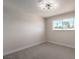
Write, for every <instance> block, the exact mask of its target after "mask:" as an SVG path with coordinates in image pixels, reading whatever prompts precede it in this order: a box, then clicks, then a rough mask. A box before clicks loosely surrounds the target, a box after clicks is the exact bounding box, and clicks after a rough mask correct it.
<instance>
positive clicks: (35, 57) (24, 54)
mask: <svg viewBox="0 0 79 59" xmlns="http://www.w3.org/2000/svg"><path fill="white" fill-rule="evenodd" d="M3 59H75V49H73V48H68V47H64V46H60V45H55V44H51V43H44V44H40V45H38V46H34V47H31V48H28V49H25V50H22V51H19V52H16V53H13V54H10V55H7V56H4V58H3Z"/></svg>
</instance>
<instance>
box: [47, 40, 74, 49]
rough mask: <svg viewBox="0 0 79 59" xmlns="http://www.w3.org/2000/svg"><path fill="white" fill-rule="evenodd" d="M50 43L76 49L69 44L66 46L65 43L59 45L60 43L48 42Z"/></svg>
mask: <svg viewBox="0 0 79 59" xmlns="http://www.w3.org/2000/svg"><path fill="white" fill-rule="evenodd" d="M48 42H49V43H53V44H57V45H61V46H65V47H69V48H75V47H74V46H72V45H68V44H65V43H59V42H55V41H48Z"/></svg>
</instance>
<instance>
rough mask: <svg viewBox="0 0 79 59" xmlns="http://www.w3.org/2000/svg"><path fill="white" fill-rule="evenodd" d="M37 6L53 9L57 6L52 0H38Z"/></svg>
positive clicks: (43, 8)
mask: <svg viewBox="0 0 79 59" xmlns="http://www.w3.org/2000/svg"><path fill="white" fill-rule="evenodd" d="M38 6H39V7H40V8H41V9H42V10H54V9H56V8H57V7H58V4H57V3H56V2H55V1H53V0H40V1H39V2H38Z"/></svg>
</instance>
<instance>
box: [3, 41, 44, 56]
mask: <svg viewBox="0 0 79 59" xmlns="http://www.w3.org/2000/svg"><path fill="white" fill-rule="evenodd" d="M44 42H45V41H40V42H36V43H33V44H30V45H28V46H24V47H21V48H18V49H15V50H12V51H9V52H6V53H4V54H3V56H5V55H8V54H11V53H14V52H18V51H21V50H23V49H26V48H30V47H32V46H36V45H39V44H42V43H44Z"/></svg>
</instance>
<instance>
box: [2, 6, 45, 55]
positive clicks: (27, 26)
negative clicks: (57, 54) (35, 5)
mask: <svg viewBox="0 0 79 59" xmlns="http://www.w3.org/2000/svg"><path fill="white" fill-rule="evenodd" d="M3 18H4V20H3V22H4V23H3V26H4V42H3V49H4V53H3V54H4V55H6V54H9V53H13V52H16V51H18V50H21V49H24V48H28V47H31V46H33V45H36V44H40V43H42V42H44V41H45V40H44V38H45V37H44V34H45V33H44V20H43V19H42V18H41V17H40V16H37V15H34V14H30V13H28V12H25V11H23V10H22V9H19V8H16V7H13V6H12V7H10V5H9V6H6V5H4V17H3Z"/></svg>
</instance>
